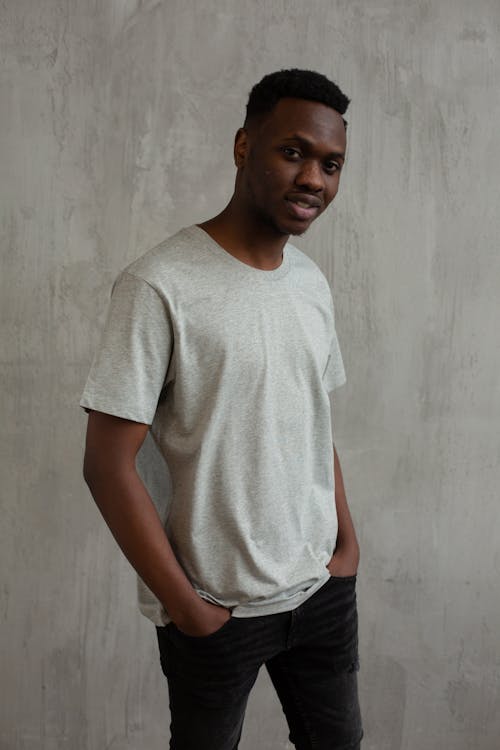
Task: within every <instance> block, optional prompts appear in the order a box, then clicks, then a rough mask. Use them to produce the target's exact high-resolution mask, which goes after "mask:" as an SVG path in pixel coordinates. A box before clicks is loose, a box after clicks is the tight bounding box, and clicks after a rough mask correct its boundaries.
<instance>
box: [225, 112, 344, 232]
mask: <svg viewBox="0 0 500 750" xmlns="http://www.w3.org/2000/svg"><path fill="white" fill-rule="evenodd" d="M345 150H346V133H345V126H344V122H343V120H342V116H341V115H340V114H339V113H338V112H336V111H335V110H334V109H332V108H331V107H327V106H326V105H325V104H320V103H319V102H312V101H308V100H305V99H294V98H285V99H280V101H279V102H278V104H277V105H276V107H275V108H274V110H273V111H272V112H271V113H270V114H269V115H267V116H266V117H265V119H264V120H263V122H262V123H261V124H260V125H257V126H256V127H255V128H252V127H251V128H250V129H249V130H248V131H247V130H243V129H241V130H239V131H238V134H237V137H236V143H235V158H236V164H237V166H238V170H239V173H238V181H239V182H238V189H239V197H240V198H241V199H242V200H243V202H244V204H245V208H246V209H247V210H248V211H249V213H250V214H251V215H252V216H253V217H254V219H255V222H256V224H265V225H266V226H267V227H268V228H271V229H273V230H274V231H275V232H276V233H277V234H279V235H290V234H292V235H300V234H303V233H304V232H305V231H306V229H308V227H309V226H310V225H311V223H312V222H313V221H314V220H315V219H316V218H317V217H318V216H319V215H320V214H321V213H322V212H323V211H324V210H325V209H326V207H327V206H328V205H329V204H330V203H331V201H332V200H333V199H334V198H335V195H336V194H337V190H338V187H339V179H340V171H341V169H342V166H343V164H344V158H345Z"/></svg>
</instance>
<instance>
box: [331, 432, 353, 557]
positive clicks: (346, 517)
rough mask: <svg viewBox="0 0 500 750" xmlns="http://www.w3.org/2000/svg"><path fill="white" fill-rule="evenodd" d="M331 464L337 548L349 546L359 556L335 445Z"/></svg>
mask: <svg viewBox="0 0 500 750" xmlns="http://www.w3.org/2000/svg"><path fill="white" fill-rule="evenodd" d="M333 466H334V474H335V507H336V510H337V522H338V532H337V548H339V547H342V548H350V549H352V550H353V551H354V552H356V554H357V556H358V558H359V545H358V540H357V538H356V531H355V529H354V523H353V521H352V517H351V513H350V511H349V506H348V504H347V497H346V492H345V487H344V479H343V477H342V469H341V468H340V461H339V457H338V454H337V451H336V449H335V446H334V447H333Z"/></svg>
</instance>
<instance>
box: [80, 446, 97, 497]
mask: <svg viewBox="0 0 500 750" xmlns="http://www.w3.org/2000/svg"><path fill="white" fill-rule="evenodd" d="M96 476H97V469H96V466H95V462H94V461H92V460H91V459H90V457H89V455H88V454H87V453H85V456H84V459H83V478H84V480H85V483H86V485H87V487H88V488H89V490H90V491H91V492H92V487H93V486H94V484H95V481H96Z"/></svg>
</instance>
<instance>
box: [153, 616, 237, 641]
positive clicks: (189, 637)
mask: <svg viewBox="0 0 500 750" xmlns="http://www.w3.org/2000/svg"><path fill="white" fill-rule="evenodd" d="M233 620H234V617H233V616H232V615H231V617H229V618H228V619H227V620H226V622H225V623H223V624H222V625H221V626H220V628H217V630H214V632H213V633H209V634H208V635H188V634H187V633H184V631H183V630H181V629H180V628H178V627H177V625H176V624H175V622H173V620H172V621H170V622H169V623H168V625H167V628H170V630H171V632H175V633H176V635H180V636H181V638H183V639H186V640H188V641H208V640H211V639H213V638H216V637H217V636H218V635H219V634H220V633H223V632H225V631H226V630H227V629H228V626H229V624H230V623H231V622H232V621H233Z"/></svg>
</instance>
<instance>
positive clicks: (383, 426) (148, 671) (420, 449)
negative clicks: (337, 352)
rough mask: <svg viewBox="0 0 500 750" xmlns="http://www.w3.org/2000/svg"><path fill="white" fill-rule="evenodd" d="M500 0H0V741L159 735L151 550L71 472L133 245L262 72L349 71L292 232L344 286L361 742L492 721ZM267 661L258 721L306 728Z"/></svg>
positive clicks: (429, 743)
mask: <svg viewBox="0 0 500 750" xmlns="http://www.w3.org/2000/svg"><path fill="white" fill-rule="evenodd" d="M499 50H500V6H499V5H498V2H497V0H491V1H490V2H489V1H488V0H476V2H475V3H470V2H468V0H440V2H431V1H430V0H406V2H401V0H378V1H377V2H371V1H370V0H364V1H363V0H313V2H308V3H305V2H298V1H296V0H271V1H270V0H267V1H264V0H259V1H257V0H245V1H243V0H217V1H215V0H204V1H203V2H201V0H200V1H199V2H194V0H165V2H153V1H148V0H106V2H100V3H90V2H85V1H84V0H81V1H80V2H78V1H77V0H67V1H66V2H64V0H47V1H45V2H36V1H35V0H11V1H10V2H9V1H8V0H7V2H2V3H0V59H1V70H0V93H1V117H0V146H1V157H0V164H1V185H0V191H1V193H0V206H1V212H2V215H1V226H0V232H1V246H2V262H1V283H2V296H1V303H0V304H1V307H0V311H1V324H2V333H3V336H2V350H1V351H2V356H1V377H2V389H1V397H2V426H3V427H2V431H1V456H2V464H3V473H2V477H3V479H2V485H3V488H2V489H3V491H2V515H1V534H2V540H1V546H0V555H1V560H0V566H1V567H0V569H1V571H2V585H1V593H0V596H1V602H0V617H1V634H2V637H1V645H0V648H1V669H0V676H1V677H0V679H1V683H2V684H1V690H2V700H1V701H0V718H1V725H0V746H1V748H2V750H35V749H36V750H59V749H62V748H71V750H104V749H105V748H109V749H112V750H125V749H126V748H127V749H138V748H148V750H160V748H165V747H166V746H167V737H168V711H167V709H166V706H167V691H166V686H165V684H164V682H163V678H162V675H161V672H160V668H159V664H158V659H157V653H156V643H155V634H154V631H153V628H152V626H151V625H150V623H149V622H148V621H146V620H145V619H144V618H142V617H141V616H140V615H139V614H138V613H137V610H136V606H135V578H134V574H133V572H132V571H131V569H130V568H129V566H128V564H127V563H126V562H125V561H124V559H123V558H122V556H121V554H120V552H119V551H118V549H117V547H116V546H115V544H114V542H113V540H112V538H111V536H110V534H109V532H108V531H107V529H106V527H105V526H104V524H103V522H102V521H101V518H100V516H99V514H98V511H97V509H96V507H95V506H94V504H93V502H92V500H91V499H90V496H89V494H88V491H87V489H86V487H85V485H84V483H83V480H82V477H81V462H82V451H83V440H84V432H85V426H86V417H85V415H84V413H83V412H82V411H81V410H80V408H79V407H78V400H79V396H80V393H81V390H82V388H83V384H84V381H85V378H86V375H87V371H88V367H89V364H90V359H91V356H92V353H93V350H94V346H95V345H96V343H97V339H98V335H99V330H100V326H101V325H102V322H103V314H104V310H105V307H106V304H107V299H108V295H109V289H110V285H111V282H112V280H113V278H114V277H115V275H116V273H117V272H118V270H120V269H121V268H122V267H123V266H124V265H125V264H126V263H128V262H129V261H131V260H132V259H133V258H135V257H137V256H138V255H139V254H140V253H142V252H143V251H145V250H146V249H148V248H149V247H151V246H152V245H153V244H155V243H157V242H159V241H160V240H161V239H162V238H164V237H165V236H167V235H169V234H172V233H173V232H174V231H176V230H177V229H178V228H180V227H181V226H185V225H187V224H189V223H192V222H194V221H200V220H202V219H204V218H208V217H209V216H211V215H213V214H214V213H215V212H216V211H218V210H219V209H221V208H222V207H223V206H224V205H225V201H226V200H227V198H228V197H229V195H230V193H231V190H232V184H233V175H234V169H233V164H232V139H233V135H234V132H235V130H236V128H237V127H238V126H239V125H240V124H241V122H242V116H243V111H244V105H245V102H246V97H247V94H248V91H249V89H250V88H251V86H252V85H253V83H255V82H256V81H257V80H258V79H259V78H260V77H261V76H262V75H264V74H265V73H268V72H270V71H272V70H275V69H278V68H282V67H290V66H298V67H310V68H313V69H317V70H319V71H321V72H323V73H325V74H327V75H329V76H331V77H332V78H334V79H335V80H337V81H338V82H339V84H340V85H341V86H342V87H343V88H344V89H345V90H346V92H347V93H348V94H349V95H350V96H351V97H352V105H351V106H350V108H349V110H348V119H349V122H350V124H349V156H348V162H347V166H346V170H345V173H344V176H343V179H342V186H341V192H340V194H339V196H338V199H337V201H336V204H334V206H333V207H332V208H331V209H330V211H329V212H328V213H327V214H325V216H323V217H322V218H321V219H320V220H319V221H318V223H317V225H316V226H314V227H313V228H312V229H311V231H310V232H309V233H308V235H307V236H306V237H304V238H302V239H301V241H300V242H299V243H298V244H299V246H300V247H301V248H302V249H304V250H306V252H308V253H309V254H310V255H311V256H312V257H313V258H314V259H315V260H316V261H317V262H318V263H319V264H320V266H321V267H322V268H323V270H324V271H325V273H326V274H327V275H328V277H329V279H330V281H331V283H332V286H333V288H334V293H335V296H336V311H337V319H338V329H339V337H340V340H341V345H342V350H343V353H344V359H345V364H346V370H347V377H348V383H347V385H346V386H345V387H344V388H343V389H341V390H339V391H338V393H337V395H336V396H335V397H334V399H335V400H334V410H335V427H334V429H335V439H336V444H337V447H338V451H339V455H340V458H341V462H342V466H343V470H344V475H345V482H346V486H347V491H348V497H349V499H350V503H351V506H352V510H353V513H354V516H355V519H356V523H357V526H358V530H359V536H360V541H361V545H362V565H361V569H360V577H359V608H360V618H361V632H360V637H361V665H362V666H361V672H360V682H361V691H362V701H363V709H364V719H365V731H366V739H365V742H364V746H363V747H364V750H400V749H401V750H436V748H446V749H447V750H470V749H471V748H474V750H496V749H497V748H498V736H499V735H500V714H499V712H498V705H499V701H500V694H499V693H500V690H499V668H500V663H499V659H500V656H499V655H500V649H499V635H498V633H499V632H500V630H499V622H500V617H499V616H500V603H499V596H498V586H497V581H498V575H499V573H500V552H499V544H498V523H497V514H498V500H499V456H500V434H499V433H500V431H499V416H500V414H499V405H500V404H499V402H500V391H499V378H498V372H499V368H500V351H499V339H498V318H499V315H498V297H499V279H500V276H499V272H500V255H499V253H498V236H499V234H500V218H499V212H498V204H499V190H498V179H499V178H498V175H499V173H500V144H499V142H498V138H497V135H498V123H499V121H500V100H499V96H498V82H499V80H500V65H499V63H500V51H499ZM286 738H287V731H286V727H285V723H284V719H283V718H282V716H281V712H280V708H279V705H278V702H277V699H276V698H275V697H274V694H273V692H272V689H271V687H270V684H269V682H268V681H267V679H266V677H265V675H264V674H263V675H262V676H261V677H259V680H258V683H257V686H256V688H255V690H254V693H253V694H252V698H251V700H250V704H249V708H248V713H247V719H246V724H245V730H244V739H243V741H242V744H241V747H242V748H243V750H250V749H251V748H259V749H262V750H271V748H273V749H274V748H279V747H281V748H285V747H287V740H286Z"/></svg>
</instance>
